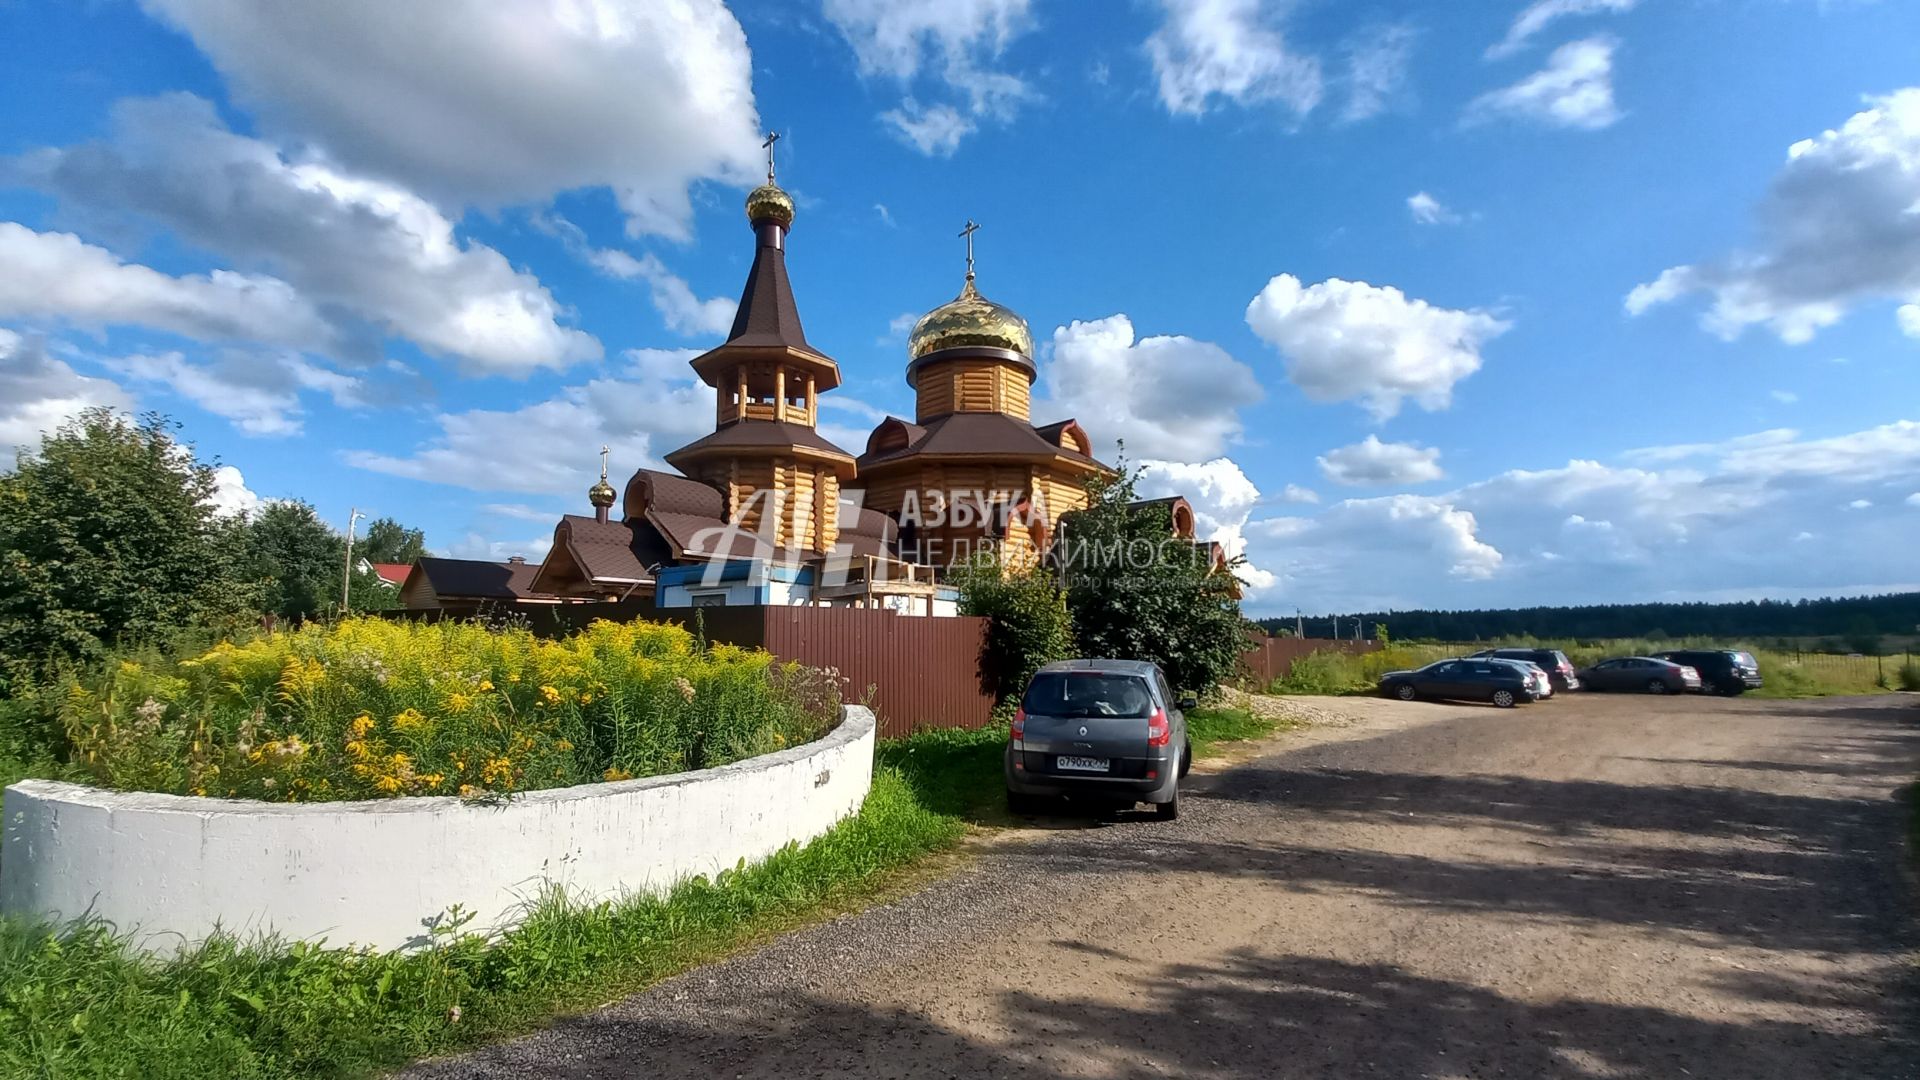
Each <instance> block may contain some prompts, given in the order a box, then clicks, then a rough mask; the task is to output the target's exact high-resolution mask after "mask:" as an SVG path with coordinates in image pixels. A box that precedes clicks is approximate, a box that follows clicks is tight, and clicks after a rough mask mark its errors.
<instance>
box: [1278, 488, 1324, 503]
mask: <svg viewBox="0 0 1920 1080" xmlns="http://www.w3.org/2000/svg"><path fill="white" fill-rule="evenodd" d="M1280 501H1281V502H1290V503H1318V502H1319V501H1320V493H1319V492H1317V491H1315V490H1313V489H1312V488H1309V487H1301V486H1300V485H1299V484H1288V485H1287V486H1286V487H1285V488H1283V489H1282V490H1281V492H1280Z"/></svg>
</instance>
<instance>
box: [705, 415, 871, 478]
mask: <svg viewBox="0 0 1920 1080" xmlns="http://www.w3.org/2000/svg"><path fill="white" fill-rule="evenodd" d="M786 446H804V447H806V448H808V449H810V450H818V451H820V452H822V453H827V454H837V455H839V456H841V457H845V458H851V457H852V456H853V455H852V454H849V453H847V452H846V451H845V450H842V449H840V448H839V447H837V446H835V445H833V443H832V442H830V441H828V440H827V438H826V437H825V436H823V435H821V434H820V433H819V432H817V431H815V430H813V429H812V428H810V427H808V426H807V425H805V424H795V423H792V422H791V421H787V420H741V421H738V422H736V423H732V424H728V425H727V426H726V427H723V428H721V429H720V430H718V431H716V432H714V433H713V434H711V435H707V436H704V437H702V438H699V439H695V440H694V441H692V442H690V443H688V444H687V445H685V446H683V447H681V448H680V449H678V450H675V451H674V452H672V453H671V454H668V455H667V463H668V464H670V465H676V466H677V465H678V464H679V463H680V461H682V460H685V459H686V458H688V457H692V456H698V455H699V454H701V453H704V452H706V451H710V450H762V449H765V450H773V449H778V448H780V447H786ZM702 486H705V485H702Z"/></svg>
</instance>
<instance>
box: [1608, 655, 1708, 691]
mask: <svg viewBox="0 0 1920 1080" xmlns="http://www.w3.org/2000/svg"><path fill="white" fill-rule="evenodd" d="M1580 681H1581V682H1582V683H1583V684H1585V686H1586V688H1587V689H1589V690H1645V691H1646V692H1647V693H1649V694H1679V693H1684V692H1686V691H1688V690H1698V689H1700V673H1699V672H1698V671H1695V670H1694V669H1692V668H1690V667H1687V666H1686V665H1684V664H1676V663H1674V662H1672V661H1671V660H1661V659H1658V658H1656V657H1652V656H1618V657H1615V658H1613V659H1612V660H1602V661H1600V662H1599V663H1597V664H1595V665H1593V666H1592V667H1590V668H1588V669H1586V670H1585V671H1582V672H1581V673H1580Z"/></svg>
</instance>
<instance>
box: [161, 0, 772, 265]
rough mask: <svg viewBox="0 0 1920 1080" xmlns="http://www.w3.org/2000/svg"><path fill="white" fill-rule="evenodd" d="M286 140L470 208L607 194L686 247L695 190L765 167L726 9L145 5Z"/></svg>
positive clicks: (242, 1) (469, 3)
mask: <svg viewBox="0 0 1920 1080" xmlns="http://www.w3.org/2000/svg"><path fill="white" fill-rule="evenodd" d="M142 2H143V6H145V8H146V9H147V10H148V11H149V12H151V13H152V14H154V15H155V16H156V17H158V18H160V19H161V20H163V21H165V22H167V23H170V24H172V25H173V26H176V27H178V28H179V29H181V30H183V31H184V32H185V33H186V34H187V35H188V36H189V37H191V38H192V39H193V42H194V44H195V45H197V46H198V47H199V48H200V50H201V51H202V52H203V53H205V54H206V55H207V57H208V59H210V60H211V61H212V62H213V64H214V66H215V67H216V68H218V69H219V70H220V72H221V74H222V75H224V76H225V77H226V79H227V82H228V85H229V86H230V87H231V88H232V91H233V93H234V94H235V96H236V97H237V98H238V99H239V100H240V101H242V102H243V103H245V104H246V105H247V106H248V107H249V108H251V109H252V110H254V111H255V113H256V114H257V115H259V116H260V117H261V118H262V119H263V120H264V121H265V123H266V126H267V127H268V128H269V129H270V130H271V131H272V132H273V133H275V134H276V135H280V136H289V137H293V138H296V139H299V140H302V141H311V142H313V143H317V144H318V145H320V146H323V147H325V148H326V151H327V153H328V155H329V157H330V158H332V159H333V160H336V161H339V162H341V163H343V164H344V165H345V166H347V167H348V168H351V169H354V170H357V171H360V172H362V173H364V174H366V175H369V176H377V177H384V178H387V179H389V180H391V181H395V182H398V183H400V184H404V185H406V186H408V187H409V188H411V189H413V190H415V191H420V192H423V193H425V194H426V195H427V196H428V197H429V198H432V199H435V200H436V201H440V202H442V203H447V204H455V205H469V204H477V205H486V206H503V205H512V204H518V203H530V202H541V201H544V200H545V199H547V198H549V197H550V196H552V195H554V194H555V193H558V192H562V191H568V190H572V189H576V188H587V187H608V188H611V189H612V190H613V192H614V193H615V195H616V196H617V198H618V199H619V202H620V205H621V207H622V208H623V209H624V210H625V211H626V214H627V216H628V223H629V227H630V229H631V230H633V231H636V232H648V233H662V234H666V235H669V236H673V237H676V238H681V239H684V238H686V237H687V236H688V226H689V223H690V221H691V218H692V202H691V199H690V196H689V188H690V187H691V186H693V185H695V184H698V183H700V182H701V181H703V180H718V181H721V182H725V183H732V184H740V185H745V184H749V183H752V182H753V179H754V176H755V175H756V174H757V172H758V162H759V155H758V152H757V150H756V147H757V145H758V143H759V137H758V135H757V131H758V118H757V116H756V114H755V112H754V104H753V60H752V56H751V54H750V53H749V51H748V49H747V40H746V35H745V33H744V32H743V31H742V30H741V29H740V24H739V23H738V22H737V21H735V19H734V17H733V15H732V13H731V12H729V11H728V10H727V8H726V5H725V4H723V3H722V2H721V0H678V2H675V3H670V4H666V3H657V2H654V0H598V2H595V3H592V4H576V3H564V4H555V3H549V2H545V0H447V2H439V3H432V4H409V3H402V4H395V3H389V2H387V0H334V2H330V3H325V4H257V3H252V2H250V0H142Z"/></svg>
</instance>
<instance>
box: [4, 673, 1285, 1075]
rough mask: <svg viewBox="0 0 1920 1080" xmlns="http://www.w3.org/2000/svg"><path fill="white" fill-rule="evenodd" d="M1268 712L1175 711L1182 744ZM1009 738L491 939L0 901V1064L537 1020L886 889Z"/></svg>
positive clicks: (539, 909)
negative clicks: (348, 941) (15, 908)
mask: <svg viewBox="0 0 1920 1080" xmlns="http://www.w3.org/2000/svg"><path fill="white" fill-rule="evenodd" d="M1280 723H1281V721H1277V720H1272V719H1267V718H1263V717H1259V716H1256V715H1254V714H1253V713H1251V712H1250V711H1248V710H1245V709H1236V708H1225V707H1215V708H1205V709H1195V710H1192V711H1190V712H1189V713H1188V726H1189V732H1190V734H1191V735H1192V738H1193V742H1194V750H1195V753H1196V755H1202V754H1205V753H1207V752H1209V751H1210V750H1214V749H1215V748H1217V747H1219V746H1220V745H1221V744H1223V743H1226V742H1231V741H1235V740H1241V739H1249V738H1256V737H1259V736H1261V735H1264V734H1266V733H1268V732H1271V731H1272V730H1274V729H1275V728H1276V727H1277V726H1279V725H1280ZM1005 743H1006V729H1005V728H1004V727H990V728H986V729H982V730H979V731H928V732H924V733H921V734H918V735H915V736H913V737H911V738H906V739H894V740H886V741H884V742H882V743H881V744H880V745H879V747H878V751H877V754H876V762H875V772H874V784H873V790H872V792H871V793H870V794H869V795H868V796H867V800H866V802H865V804H864V805H863V806H862V807H861V810H860V812H859V813H858V814H857V815H855V816H854V817H852V818H849V819H848V820H847V821H845V822H842V823H841V824H840V825H839V826H838V827H836V828H834V829H833V830H832V831H831V832H829V833H827V834H826V835H824V836H822V837H820V838H818V839H816V840H814V841H813V842H812V843H810V844H807V845H806V846H805V847H790V848H787V849H786V850H783V851H781V852H779V853H777V854H775V855H774V856H772V857H771V858H769V859H767V860H765V861H764V862H761V863H757V864H755V865H752V866H747V867H742V868H740V869H737V870H733V871H729V872H727V873H725V874H722V875H720V876H719V877H718V878H717V879H714V880H707V879H704V878H702V879H696V880H694V881H691V882H688V883H686V884H683V885H681V886H680V887H678V888H676V889H675V890H673V892H672V893H670V894H668V895H667V896H664V897H659V898H653V897H635V898H630V899H627V900H623V901H619V902H609V903H592V904H588V903H580V902H577V901H572V900H569V899H568V898H566V897H565V896H562V895H557V894H553V895H549V896H547V897H545V898H544V899H542V900H541V901H540V902H539V903H537V904H535V905H533V906H532V907H531V908H530V909H529V911H528V913H527V917H526V919H525V920H524V921H523V922H522V923H521V924H520V925H519V926H518V927H516V928H515V929H513V930H511V931H509V932H507V933H506V934H504V935H501V936H498V937H496V938H494V939H492V940H488V939H487V938H485V937H484V936H482V935H479V934H475V933H472V932H470V928H469V927H466V926H465V925H464V924H463V922H462V921H461V917H460V916H459V914H458V913H454V914H453V917H452V918H451V919H450V920H449V923H448V925H447V926H446V927H445V928H444V929H443V930H442V931H441V932H440V933H438V934H437V935H436V939H435V941H434V944H433V945H432V946H431V947H429V948H427V949H424V950H419V951H415V952H412V953H395V952H388V953H381V952H371V951H364V950H354V949H347V948H340V947H332V946H327V945H324V944H320V945H315V944H302V943H291V944H290V943H285V942H279V941H274V940H249V941H242V940H239V939H237V938H232V937H220V938H216V939H214V940H211V941H209V942H207V943H205V944H203V945H200V946H198V947H196V948H193V949H190V950H186V951H184V952H181V953H179V954H177V955H175V956H173V957H170V958H155V957H149V956H146V955H143V954H141V953H140V952H138V951H137V950H134V949H132V948H131V947H129V945H128V944H127V941H126V939H125V936H124V935H122V934H119V933H117V932H116V931H115V929H114V928H113V927H111V926H109V925H107V924H105V923H103V922H100V921H99V920H83V921H80V922H77V923H74V924H70V925H68V926H64V927H59V928H53V927H48V926H45V925H42V924H33V923H26V922H22V921H19V920H4V919H0V1077H5V1078H13V1077H22V1078H25V1077H72V1078H93V1077H102V1078H104V1077H129V1076H140V1077H144V1078H152V1080H170V1078H179V1080H205V1078H206V1077H213V1076H217V1077H222V1078H274V1077H294V1076H321V1077H354V1076H365V1075H369V1074H372V1073H375V1072H377V1071H379V1070H382V1069H385V1068H391V1067H394V1066H398V1065H401V1064H404V1063H406V1062H408V1061H411V1060H414V1059H416V1058H420V1057H425V1056H430V1055H434V1054H441V1053H446V1052H450V1051H455V1050H459V1049H461V1048H464V1047H470V1046H474V1045H476V1044H479V1043H484V1042H487V1041H491V1040H496V1039H499V1038H503V1037H506V1036H509V1035H513V1034H517V1033H521V1032H525V1031H528V1030H532V1029H534V1028H537V1027H540V1026H542V1025H544V1024H546V1023H549V1022H550V1021H551V1020H552V1019H553V1018H554V1017H556V1016H560V1015H565V1014H568V1013H573V1012H579V1011H582V1010H585V1009H590V1008H593V1007H595V1006H597V1005H600V1004H602V1003H604V1002H607V1001H609V1000H613V999H616V998H619V997H622V996H625V995H628V994H631V993H634V992H637V991H639V990H641V989H644V988H645V987H647V986H649V985H651V984H653V983H655V982H658V981H659V980H661V979H663V978H666V977H668V976H671V975H673V974H676V973H678V972H680V971H684V970H686V969H687V968H690V967H693V966H695V965H697V964H700V963H703V962H708V961H711V960H714V959H716V958H718V957H720V956H722V955H725V954H726V953H728V952H730V951H732V950H735V949H738V948H740V947H742V946H743V945H746V944H749V943H751V942H754V941H757V940H761V939H764V938H766V937H768V936H770V935H773V934H777V933H780V932H782V931H785V930H790V929H793V928H795V927H798V926H802V925H805V924H807V923H810V922H814V921H817V920H819V919H821V918H824V917H827V916H829V915H832V914H834V913H837V912H840V911H845V910H850V909H854V908H858V907H860V906H863V905H864V904H866V903H870V902H872V901H873V900H875V899H876V898H879V897H882V896H884V895H887V894H888V893H890V892H892V891H895V890H897V889H898V888H900V887H901V886H902V883H903V882H905V881H907V880H909V879H911V878H912V876H913V868H914V867H915V866H916V864H922V865H924V862H923V861H924V859H925V857H927V856H929V855H931V854H933V853H935V852H939V851H941V850H943V849H948V848H951V847H952V846H953V845H954V844H955V843H956V842H957V841H958V840H959V839H960V838H961V837H962V836H964V835H965V834H966V833H967V831H968V830H969V828H970V827H971V826H972V825H974V824H977V823H992V822H995V821H1001V820H1004V811H1003V809H1002V779H1001V764H1000V756H1001V749H1002V747H1003V746H1004V745H1005Z"/></svg>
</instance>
